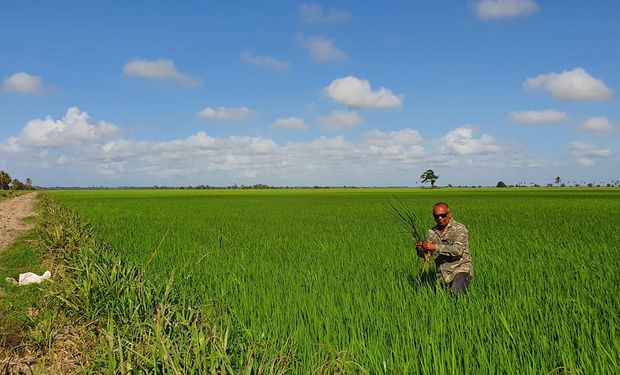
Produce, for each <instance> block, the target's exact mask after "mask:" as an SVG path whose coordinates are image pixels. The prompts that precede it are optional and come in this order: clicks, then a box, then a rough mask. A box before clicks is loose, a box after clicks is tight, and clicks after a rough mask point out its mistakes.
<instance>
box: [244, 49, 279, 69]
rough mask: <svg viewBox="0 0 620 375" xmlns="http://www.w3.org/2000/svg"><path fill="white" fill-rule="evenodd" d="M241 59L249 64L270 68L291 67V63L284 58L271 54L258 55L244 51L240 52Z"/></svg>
mask: <svg viewBox="0 0 620 375" xmlns="http://www.w3.org/2000/svg"><path fill="white" fill-rule="evenodd" d="M241 61H243V62H244V63H246V64H249V65H257V66H262V67H266V68H272V69H280V70H284V69H288V68H290V67H291V63H290V62H288V61H285V60H279V59H276V58H275V57H271V56H258V55H254V54H253V53H252V52H250V51H244V52H242V53H241Z"/></svg>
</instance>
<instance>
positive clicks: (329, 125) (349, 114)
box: [316, 111, 363, 130]
mask: <svg viewBox="0 0 620 375" xmlns="http://www.w3.org/2000/svg"><path fill="white" fill-rule="evenodd" d="M316 121H317V122H318V123H319V124H321V125H323V127H325V129H328V130H339V129H349V128H354V127H357V126H359V125H361V124H362V122H363V120H362V118H361V117H360V115H359V114H358V113H357V112H355V111H332V112H331V113H330V114H328V115H326V116H318V117H317V118H316Z"/></svg>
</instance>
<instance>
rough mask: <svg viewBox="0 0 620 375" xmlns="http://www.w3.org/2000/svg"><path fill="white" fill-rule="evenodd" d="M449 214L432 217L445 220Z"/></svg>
mask: <svg viewBox="0 0 620 375" xmlns="http://www.w3.org/2000/svg"><path fill="white" fill-rule="evenodd" d="M449 214H450V213H449V212H446V213H445V214H439V215H435V214H433V217H434V218H435V219H439V218H441V219H445V218H447V217H448V215H449Z"/></svg>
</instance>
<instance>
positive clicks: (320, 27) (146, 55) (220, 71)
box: [0, 0, 620, 186]
mask: <svg viewBox="0 0 620 375" xmlns="http://www.w3.org/2000/svg"><path fill="white" fill-rule="evenodd" d="M619 15H620V3H619V2H617V1H594V2H584V1H562V2H557V1H544V2H543V1H534V0H482V1H469V2H467V1H462V2H455V1H436V2H404V1H403V2H396V1H395V2H386V3H382V4H380V5H379V4H378V3H374V4H371V3H368V2H345V1H332V2H329V3H327V2H324V3H319V2H293V1H264V2H255V1H243V2H217V3H216V2H199V1H195V2H158V1H153V2H148V5H147V3H143V2H78V1H58V2H53V3H51V2H43V1H4V2H2V3H0V18H1V22H0V44H1V45H2V47H3V48H2V51H3V53H2V59H0V85H1V86H0V87H1V90H0V169H4V170H7V171H8V172H9V173H11V174H12V175H13V176H15V177H19V178H22V179H24V178H26V177H30V178H32V179H33V180H34V182H35V183H36V184H40V185H46V186H53V185H79V186H91V185H107V186H117V185H132V184H135V185H155V184H157V185H179V184H184V185H187V184H193V185H196V184H211V185H228V184H232V183H238V184H254V183H267V184H272V185H315V184H319V185H344V184H346V185H351V184H355V185H372V186H386V185H409V186H415V185H416V183H418V184H419V182H418V181H419V177H418V176H419V175H420V174H421V173H422V172H423V171H424V170H426V169H428V168H432V169H433V170H435V172H436V173H437V174H438V175H439V176H440V179H439V184H440V185H447V184H449V183H451V184H454V185H459V184H476V185H477V184H483V185H488V184H490V185H494V184H495V183H496V182H497V181H498V180H504V181H505V182H506V183H518V182H534V183H539V184H546V183H549V182H552V181H553V179H554V177H555V176H561V177H562V179H563V180H564V181H567V182H569V181H570V182H572V181H575V182H577V183H581V182H582V181H584V182H595V183H598V182H601V181H605V182H608V181H611V180H616V179H618V178H620V176H619V173H618V172H619V171H620V158H619V157H618V151H620V146H618V144H619V142H618V138H619V137H618V135H619V132H618V129H619V126H620V106H619V105H618V88H619V87H620V77H619V74H618V69H617V67H618V66H620V47H619V44H618V43H617V41H615V38H614V37H615V36H617V35H620V27H619V26H618V23H617V19H618V16H619Z"/></svg>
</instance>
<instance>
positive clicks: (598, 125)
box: [579, 116, 615, 133]
mask: <svg viewBox="0 0 620 375" xmlns="http://www.w3.org/2000/svg"><path fill="white" fill-rule="evenodd" d="M579 129H581V130H583V131H587V132H590V133H608V132H612V131H614V130H615V128H614V126H613V124H612V123H611V122H610V121H609V119H607V117H605V116H599V117H591V118H589V119H587V120H585V121H584V122H582V123H581V124H580V125H579Z"/></svg>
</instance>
